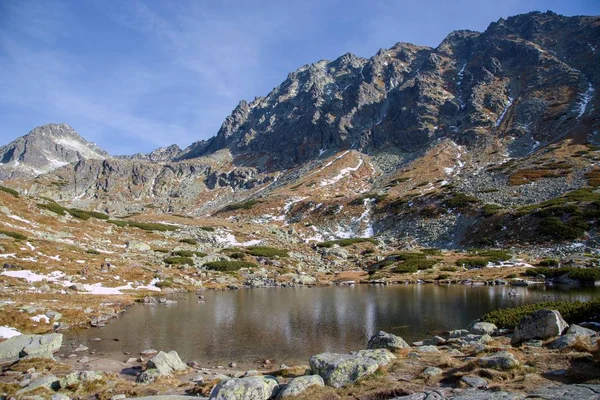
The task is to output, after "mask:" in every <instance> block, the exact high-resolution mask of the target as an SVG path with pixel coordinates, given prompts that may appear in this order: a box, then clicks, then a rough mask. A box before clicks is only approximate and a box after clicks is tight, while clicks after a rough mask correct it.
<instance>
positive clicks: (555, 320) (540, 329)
mask: <svg viewBox="0 0 600 400" xmlns="http://www.w3.org/2000/svg"><path fill="white" fill-rule="evenodd" d="M568 326H569V325H568V324H567V323H566V322H565V320H564V319H563V318H562V316H561V315H560V312H558V311H556V310H538V311H536V312H534V313H532V314H531V315H528V316H527V317H525V318H523V319H522V320H521V322H519V325H517V327H516V329H515V333H514V335H513V337H512V339H511V343H513V344H517V343H520V342H522V341H524V340H529V339H549V338H552V337H554V336H559V335H561V334H562V333H563V331H564V330H565V329H567V328H568Z"/></svg>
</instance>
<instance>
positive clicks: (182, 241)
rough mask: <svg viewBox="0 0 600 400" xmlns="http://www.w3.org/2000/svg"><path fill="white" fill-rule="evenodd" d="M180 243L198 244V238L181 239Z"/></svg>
mask: <svg viewBox="0 0 600 400" xmlns="http://www.w3.org/2000/svg"><path fill="white" fill-rule="evenodd" d="M179 243H187V244H191V245H197V244H198V241H197V240H196V239H181V240H180V241H179Z"/></svg>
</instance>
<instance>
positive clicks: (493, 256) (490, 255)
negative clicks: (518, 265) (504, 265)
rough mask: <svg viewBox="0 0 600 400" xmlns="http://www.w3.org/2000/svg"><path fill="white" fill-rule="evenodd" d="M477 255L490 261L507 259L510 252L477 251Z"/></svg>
mask: <svg viewBox="0 0 600 400" xmlns="http://www.w3.org/2000/svg"><path fill="white" fill-rule="evenodd" d="M478 255H479V256H482V257H485V258H487V259H488V261H491V262H499V261H507V260H510V258H511V255H510V253H509V252H508V251H506V250H485V251H479V252H478Z"/></svg>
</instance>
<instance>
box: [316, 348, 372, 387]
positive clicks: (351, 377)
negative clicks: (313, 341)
mask: <svg viewBox="0 0 600 400" xmlns="http://www.w3.org/2000/svg"><path fill="white" fill-rule="evenodd" d="M310 368H311V369H312V371H313V372H314V373H316V374H318V375H320V376H321V377H322V378H323V380H324V381H325V383H326V384H327V385H329V386H332V387H334V388H340V387H342V386H345V385H347V384H350V383H353V382H355V381H357V380H358V379H359V378H361V377H363V376H365V375H370V374H372V373H374V372H375V371H377V368H379V364H378V363H377V361H375V360H373V359H372V358H368V357H361V356H359V355H356V354H336V353H321V354H317V355H316V356H312V357H311V358H310Z"/></svg>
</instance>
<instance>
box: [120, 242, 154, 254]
mask: <svg viewBox="0 0 600 400" xmlns="http://www.w3.org/2000/svg"><path fill="white" fill-rule="evenodd" d="M125 245H126V246H127V248H128V249H129V250H135V251H150V250H151V249H152V247H150V245H149V244H147V243H144V242H141V241H139V240H130V241H128V242H127V243H125Z"/></svg>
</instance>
